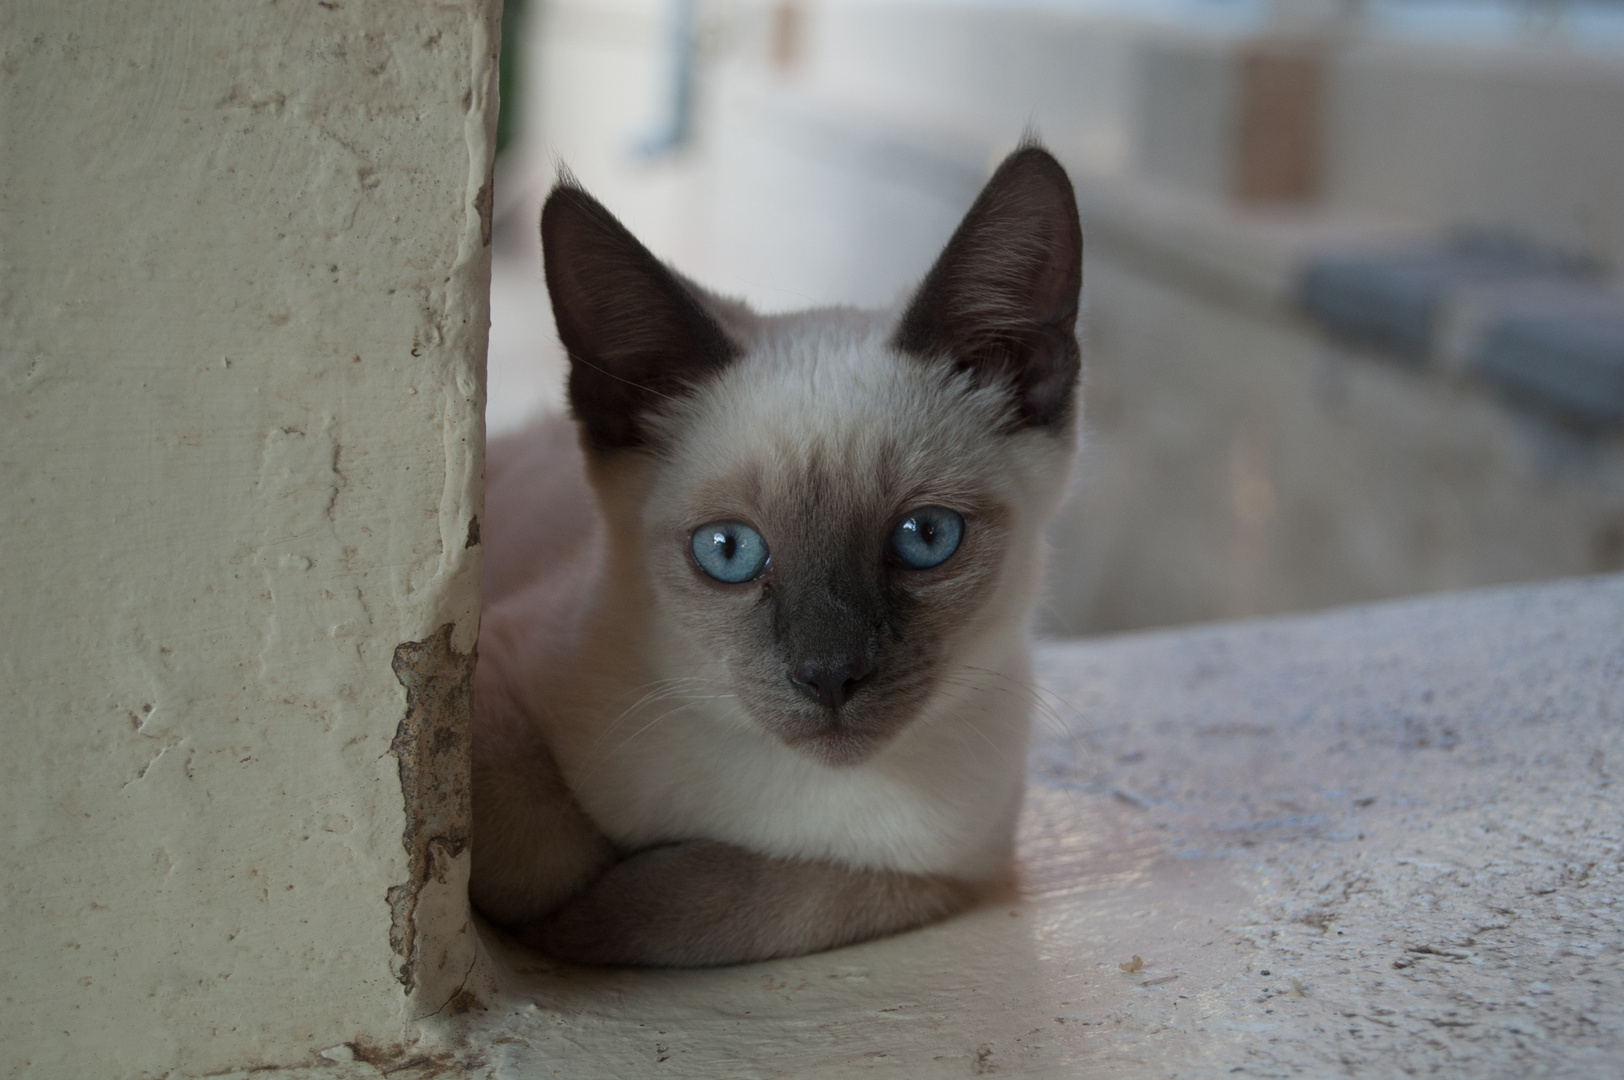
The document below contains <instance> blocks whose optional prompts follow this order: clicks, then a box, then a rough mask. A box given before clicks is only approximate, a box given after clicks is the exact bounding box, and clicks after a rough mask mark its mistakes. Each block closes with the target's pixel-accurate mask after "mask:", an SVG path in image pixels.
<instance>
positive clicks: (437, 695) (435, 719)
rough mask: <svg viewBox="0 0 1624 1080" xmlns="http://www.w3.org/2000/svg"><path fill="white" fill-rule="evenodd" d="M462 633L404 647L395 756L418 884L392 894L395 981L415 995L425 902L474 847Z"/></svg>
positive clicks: (399, 649) (468, 677) (469, 701)
mask: <svg viewBox="0 0 1624 1080" xmlns="http://www.w3.org/2000/svg"><path fill="white" fill-rule="evenodd" d="M455 629H456V628H455V626H454V625H453V624H451V623H446V624H444V625H443V626H441V627H440V628H439V629H438V630H436V631H435V632H434V634H433V636H431V637H430V638H429V639H428V640H426V641H407V642H403V643H402V644H400V645H398V646H396V648H395V658H394V663H393V666H394V669H395V677H396V678H397V679H399V680H400V684H401V685H402V686H404V687H405V688H406V716H405V717H404V718H403V719H402V720H401V722H400V727H399V728H398V729H397V730H396V732H395V738H394V741H393V742H391V743H390V744H389V752H390V753H391V754H393V755H394V756H395V760H396V761H397V762H398V763H399V765H400V789H401V795H402V798H403V799H404V800H405V804H406V807H405V809H406V828H405V831H404V833H403V834H402V836H401V843H402V844H403V845H404V846H405V848H406V853H407V856H408V858H409V860H410V862H409V867H410V876H409V877H408V878H407V880H406V881H405V882H404V883H402V884H399V885H395V886H393V887H391V888H390V889H389V892H388V894H387V899H388V902H389V909H390V911H391V913H392V922H391V925H390V929H389V944H390V947H391V948H393V949H394V951H395V955H396V956H398V957H399V958H400V966H399V969H398V970H397V971H396V974H395V977H396V978H397V979H398V980H399V981H400V983H401V985H402V986H404V987H405V988H406V992H407V993H408V994H410V993H413V992H414V991H415V990H416V989H417V974H418V966H419V961H420V956H419V951H420V950H419V943H418V933H417V922H416V914H417V899H418V895H419V893H420V892H421V891H422V889H423V887H424V886H425V885H427V884H428V882H429V880H430V878H431V877H432V876H433V875H434V873H435V866H436V864H440V865H444V864H445V863H447V862H449V861H450V860H451V859H454V858H456V857H457V856H458V855H460V854H462V852H463V850H464V849H465V848H466V847H467V846H468V837H469V833H470V829H471V822H472V807H471V799H470V795H469V768H470V766H469V750H468V739H469V736H468V724H469V720H470V717H471V716H472V713H473V700H474V660H475V653H474V651H473V650H469V651H468V652H466V653H459V652H457V651H456V650H455V649H453V648H452V646H451V635H452V632H453V631H454V630H455Z"/></svg>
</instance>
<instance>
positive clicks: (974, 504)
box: [471, 145, 1082, 965]
mask: <svg viewBox="0 0 1624 1080" xmlns="http://www.w3.org/2000/svg"><path fill="white" fill-rule="evenodd" d="M541 235H542V243H543V252H544V256H545V264H546V273H547V288H548V291H549V293H550V294H551V296H552V304H553V311H554V314H555V316H556V318H557V321H558V333H559V337H560V338H561V339H562V341H563V343H564V345H565V347H566V348H567V349H568V351H569V357H570V374H569V400H570V406H571V409H572V411H573V413H574V422H573V424H572V423H570V421H568V420H565V419H559V420H556V421H549V422H546V423H543V424H541V425H540V426H538V427H536V428H533V429H532V430H530V431H529V432H526V433H523V434H520V435H515V436H512V437H510V438H508V439H503V440H498V441H496V442H493V443H492V445H491V447H490V454H489V460H488V464H487V472H486V502H485V507H486V523H485V526H484V530H483V532H484V540H485V544H486V564H485V581H484V593H485V607H484V616H483V623H482V626H481V631H480V638H479V668H478V675H477V679H476V683H475V709H474V732H473V739H474V774H473V779H474V790H473V797H474V852H473V879H472V885H471V892H472V896H473V901H474V903H475V905H476V906H477V907H478V909H479V910H480V911H481V912H482V913H483V914H484V915H485V916H487V917H488V918H490V919H491V920H492V921H494V922H496V923H500V924H503V925H506V926H509V927H511V928H513V929H514V930H515V932H516V933H517V934H518V935H519V937H520V938H521V940H524V941H526V942H527V943H530V944H532V945H534V946H536V947H538V948H540V949H541V950H543V951H545V952H548V953H550V954H552V955H554V956H557V957H560V958H563V959H566V960H572V961H577V962H583V963H595V964H653V965H704V964H725V963H733V962H738V961H746V960H761V959H767V958H770V957H777V956H788V955H795V954H800V953H806V952H812V951H815V950H819V949H828V948H832V947H834V946H838V945H844V944H847V943H850V942H855V941H861V940H864V939H866V938H872V937H876V936H879V935H883V934H890V933H894V932H896V931H899V930H904V929H908V928H910V927H915V926H920V925H922V924H924V923H928V922H931V921H933V920H936V919H940V918H942V917H944V916H946V915H949V914H951V913H953V912H955V911H957V910H959V909H961V908H964V907H965V906H967V905H969V904H971V903H972V902H974V901H975V900H976V898H977V897H978V896H980V895H981V894H983V893H984V892H985V891H987V890H988V889H990V888H992V887H994V886H996V885H998V884H999V883H1001V882H1003V881H1005V880H1007V877H1008V874H1009V871H1010V861H1011V847H1012V837H1013V832H1014V827H1015V817H1016V814H1017V812H1018V811H1019V809H1020V806H1021V801H1022V784H1023V778H1024V774H1025V763H1026V749H1027V738H1028V729H1029V726H1030V712H1031V700H1030V698H1029V696H1028V691H1027V689H1026V688H1027V686H1028V684H1029V680H1030V675H1029V665H1028V656H1027V652H1028V644H1027V629H1026V624H1027V617H1028V611H1029V609H1030V607H1031V604H1032V602H1033V598H1034V594H1035V590H1036V588H1037V585H1038V577H1039V562H1040V549H1041V543H1040V536H1041V534H1042V532H1043V527H1044V523H1045V522H1046V521H1047V519H1048V518H1049V516H1050V514H1051V513H1052V511H1053V510H1054V509H1055V507H1056V504H1057V503H1058V501H1059V499H1060V497H1061V494H1062V491H1063V489H1064V487H1065V484H1066V479H1067V475H1068V472H1069V468H1070V462H1071V458H1072V454H1073V450H1074V447H1075V441H1076V434H1075V432H1076V418H1077V409H1078V404H1077V383H1078V369H1079V357H1078V348H1077V340H1076V335H1075V323H1076V319H1077V305H1078V292H1079V288H1080V286H1081V281H1082V233H1081V230H1080V228H1079V226H1078V219H1077V209H1076V203H1075V201H1074V199H1073V194H1072V189H1071V184H1070V182H1069V181H1068V180H1067V178H1066V174H1065V172H1064V171H1063V170H1062V169H1061V167H1060V165H1059V164H1058V163H1057V162H1056V161H1055V160H1054V158H1053V157H1051V156H1050V155H1049V154H1048V153H1047V152H1046V151H1044V150H1043V149H1041V148H1040V147H1038V146H1036V145H1025V146H1023V147H1022V148H1021V149H1019V150H1017V151H1016V152H1015V153H1014V154H1012V155H1011V156H1010V157H1009V158H1008V159H1006V160H1005V161H1004V162H1003V164H1002V165H1001V166H1000V167H999V168H998V170H997V172H996V173H995V174H994V175H993V177H992V179H991V180H990V181H989V182H988V184H987V186H986V188H985V190H983V191H982V192H981V195H980V196H979V198H977V200H976V202H975V205H974V206H972V207H971V208H970V211H969V213H968V215H967V216H966V217H965V219H964V221H963V223H962V224H961V225H960V226H959V228H958V231H957V232H955V233H954V234H953V237H952V239H951V240H950V241H949V242H948V245H947V248H946V249H945V250H944V251H943V252H942V255H941V257H940V258H939V259H938V260H937V262H936V265H935V266H934V267H933V268H932V269H931V270H930V272H929V273H928V274H927V275H926V277H925V279H924V282H923V283H922V284H921V285H920V287H919V289H918V291H917V292H916V293H915V294H914V296H913V297H912V299H911V300H910V301H909V302H908V303H907V304H906V306H905V307H904V308H902V309H901V310H900V311H899V312H898V311H893V312H867V311H856V310H850V309H844V308H837V309H829V310H822V311H809V312H804V313H800V314H794V315H776V316H760V315H756V314H753V313H752V312H751V311H750V310H748V309H747V308H746V307H745V306H744V305H743V304H741V303H738V302H735V301H731V300H724V299H720V298H718V297H715V296H712V295H710V294H709V293H706V292H705V291H703V290H701V289H700V288H699V287H697V286H696V285H694V284H693V283H691V282H689V281H687V280H686V279H684V278H682V277H680V276H679V275H677V274H676V273H674V272H673V271H671V270H669V269H667V268H666V267H665V266H663V265H662V264H661V263H660V262H659V261H658V260H656V259H655V258H654V256H653V255H651V254H650V253H649V252H648V251H647V250H646V249H645V248H643V247H642V245H640V244H639V243H638V242H637V241H636V240H635V239H634V238H633V237H632V235H631V234H630V233H629V232H627V231H626V229H625V228H623V227H622V226H621V225H620V223H619V222H617V221H616V220H615V219H614V218H613V217H612V216H611V215H610V214H609V212H608V211H607V210H605V209H604V208H603V207H602V206H601V205H599V204H598V203H597V202H596V201H594V200H593V199H592V197H591V196H589V195H588V194H587V193H586V192H585V191H583V190H581V188H580V187H578V186H576V184H575V183H574V182H573V181H572V180H569V179H566V180H564V181H563V182H562V183H560V184H559V185H558V187H556V188H555V189H554V190H553V192H552V194H551V196H550V197H549V198H548V200H547V204H546V206H545V208H544V209H543V210H542V215H541Z"/></svg>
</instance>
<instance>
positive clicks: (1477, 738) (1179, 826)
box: [357, 576, 1624, 1078]
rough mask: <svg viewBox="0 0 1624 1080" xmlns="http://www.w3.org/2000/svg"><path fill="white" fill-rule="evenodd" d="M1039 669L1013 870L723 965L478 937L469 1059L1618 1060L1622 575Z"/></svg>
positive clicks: (799, 1064) (923, 1063)
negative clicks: (503, 965) (899, 925)
mask: <svg viewBox="0 0 1624 1080" xmlns="http://www.w3.org/2000/svg"><path fill="white" fill-rule="evenodd" d="M1039 678H1040V682H1041V684H1042V686H1043V687H1044V690H1043V692H1042V695H1041V696H1042V698H1043V700H1044V702H1045V703H1046V708H1045V715H1046V718H1047V719H1046V721H1045V724H1044V732H1043V735H1042V738H1041V740H1040V745H1039V747H1038V749H1037V751H1036V753H1035V754H1034V757H1033V785H1032V791H1031V798H1030V805H1029V807H1028V813H1027V817H1026V819H1025V824H1024V829H1023V835H1022V843H1021V860H1022V866H1023V884H1022V887H1021V890H1020V894H1019V895H1018V896H1011V897H1009V898H1007V900H1006V901H1005V902H1003V903H999V904H993V905H989V906H987V907H985V908H982V909H981V910H979V911H976V912H974V913H972V914H970V915H967V916H965V917H962V918H959V919H955V920H953V921H951V922H949V923H947V924H945V925H942V926H937V927H933V928H930V929H927V930H924V931H920V932H916V933H913V934H907V935H903V936H901V937H898V938H894V939H891V940H889V941H881V942H875V943H870V944H867V945H862V946H857V947H854V948H850V949H843V950H840V951H837V952H832V953H826V954H824V955H821V956H812V957H807V958H804V959H799V960H793V961H786V962H781V963H769V964H760V965H753V966H748V967H738V968H731V969H723V970H717V971H702V972H652V973H650V972H619V973H616V972H601V971H587V970H582V969H568V968H563V967H560V966H557V965H553V964H551V963H549V962H547V961H544V960H540V959H537V958H535V957H532V956H528V955H526V954H523V953H520V952H518V951H516V950H514V949H511V948H510V947H508V946H506V945H504V944H503V943H502V942H500V941H498V940H495V939H494V938H491V939H488V940H490V941H491V944H492V947H493V948H494V949H495V950H496V951H497V953H498V955H499V956H500V957H501V958H502V959H504V960H505V961H506V962H507V963H508V964H509V965H510V970H509V973H508V975H507V976H506V982H505V988H504V990H503V991H502V992H501V993H500V994H499V995H497V996H496V997H495V998H494V999H493V1000H488V1001H487V1002H485V1005H486V1006H488V1008H487V1009H486V1010H485V1011H480V1010H475V1011H474V1012H473V1013H471V1014H470V1016H471V1017H473V1018H474V1019H473V1030H472V1032H471V1034H470V1041H469V1043H468V1045H467V1047H466V1048H465V1049H464V1051H463V1053H462V1055H461V1060H462V1062H463V1063H464V1064H465V1065H466V1066H467V1068H468V1069H469V1070H470V1071H471V1072H472V1073H473V1074H474V1075H479V1076H491V1077H533V1076H538V1075H560V1076H570V1077H575V1078H589V1077H600V1076H602V1077H610V1076H645V1075H671V1076H693V1077H733V1076H740V1077H744V1076H749V1077H776V1076H847V1075H853V1074H858V1073H868V1072H873V1073H877V1074H882V1075H884V1074H891V1075H897V1076H909V1077H916V1076H965V1075H980V1074H991V1073H994V1072H996V1073H997V1074H999V1075H1005V1076H1054V1077H1079V1076H1100V1077H1118V1076H1179V1077H1207V1076H1211V1077H1219V1076H1230V1075H1242V1076H1328V1075H1355V1076H1372V1077H1379V1076H1396V1075H1411V1074H1439V1075H1448V1076H1472V1077H1512V1076H1516V1077H1523V1076H1606V1075H1617V1074H1618V1064H1617V1062H1618V1060H1619V1054H1620V1053H1621V1052H1624V955H1621V948H1624V905H1621V900H1624V847H1621V845H1624V797H1621V793H1620V790H1619V788H1618V787H1617V786H1616V784H1615V781H1614V777H1615V774H1616V773H1617V772H1618V771H1619V770H1620V769H1621V768H1624V577H1617V576H1615V577H1606V578H1590V579H1580V580H1575V581H1571V582H1564V583H1560V584H1556V585H1548V586H1541V587H1531V588H1519V589H1506V590H1497V591H1491V592H1481V593H1470V594H1456V595H1449V596H1441V597H1432V598H1427V599H1420V600H1410V601H1400V602H1390V603H1386V604H1381V605H1376V606H1372V607H1366V608H1354V609H1347V610H1343V611H1337V612H1332V613H1329V614H1323V615H1311V616H1300V617H1292V618H1283V619H1276V620H1271V621H1265V622H1255V623H1241V624H1233V625H1227V626H1217V627H1212V628H1204V629H1195V630H1184V631H1176V632H1160V633H1153V634H1142V635H1136V636H1130V637H1122V638H1117V639H1111V640H1102V641H1095V642H1091V643H1079V644H1060V645H1053V646H1049V647H1047V648H1045V649H1044V651H1043V653H1042V661H1041V672H1040V676H1039ZM1136 955H1137V956H1139V957H1141V958H1142V959H1143V970H1141V971H1136V972H1133V973H1128V972H1124V971H1123V970H1122V969H1121V965H1122V964H1124V963H1126V964H1128V965H1129V966H1130V967H1131V966H1132V957H1134V956H1136ZM357 1075H363V1073H358V1074H357ZM406 1075H410V1073H408V1074H406Z"/></svg>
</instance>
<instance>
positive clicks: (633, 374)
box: [541, 178, 739, 452]
mask: <svg viewBox="0 0 1624 1080" xmlns="http://www.w3.org/2000/svg"><path fill="white" fill-rule="evenodd" d="M541 252H542V261H543V263H544V264H545V267H546V271H547V292H548V294H549V295H550V296H551V297H552V301H553V317H554V319H555V320H556V321H557V323H558V337H559V340H560V341H562V342H563V343H564V348H565V349H566V350H568V352H569V357H570V376H569V397H570V407H571V408H572V409H573V410H574V412H575V415H576V417H577V419H579V420H580V422H581V424H582V425H583V427H584V428H585V431H586V437H587V444H588V446H589V447H591V449H593V450H596V451H601V452H607V451H612V450H621V449H627V448H630V447H637V446H646V445H648V444H649V443H650V441H651V437H650V433H649V430H648V427H647V425H646V423H645V420H646V418H647V414H648V413H649V411H650V410H652V409H655V408H657V407H658V406H659V405H660V403H661V402H662V401H666V400H669V399H671V398H675V397H680V396H681V395H682V394H684V393H687V392H688V391H689V390H691V389H692V388H693V387H694V386H696V385H698V384H699V383H701V382H703V381H704V380H705V379H706V378H708V377H710V376H712V375H715V374H716V373H717V372H719V371H721V370H722V369H723V368H725V367H726V366H727V365H728V364H729V363H731V362H732V361H733V359H734V358H735V357H737V356H738V355H739V348H738V346H737V345H736V344H735V343H734V342H733V341H732V340H730V339H729V337H728V335H727V333H726V332H724V331H723V329H722V327H721V325H720V324H719V323H718V321H717V320H716V318H715V317H713V316H712V315H711V313H710V312H709V311H707V310H706V308H705V306H704V305H703V304H702V303H701V302H700V300H699V298H698V297H697V296H695V295H694V293H693V292H692V291H691V290H690V289H689V288H688V286H686V285H685V284H684V283H683V281H682V280H681V279H679V278H678V277H677V276H676V275H675V274H674V273H672V272H671V271H670V270H668V269H667V268H666V267H665V265H664V264H662V263H661V262H660V260H658V259H656V258H655V257H654V255H653V253H652V252H650V251H649V250H648V249H647V248H645V247H644V246H643V245H642V244H640V243H638V242H637V239H636V238H635V237H633V236H632V234H631V233H630V232H628V231H627V230H626V227H625V226H624V225H622V224H621V223H620V222H618V221H616V220H615V217H614V215H613V214H611V213H609V211H608V210H606V209H604V207H603V204H601V203H599V202H598V201H597V200H596V199H594V198H593V197H592V196H590V195H588V194H587V193H586V192H585V191H583V190H581V188H580V187H579V186H578V185H577V184H575V182H574V181H573V180H572V179H568V178H566V179H565V180H563V181H561V182H560V183H559V184H558V186H556V187H554V188H553V191H552V194H551V195H549V196H548V197H547V203H546V205H544V206H543V207H542V209H541Z"/></svg>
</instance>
